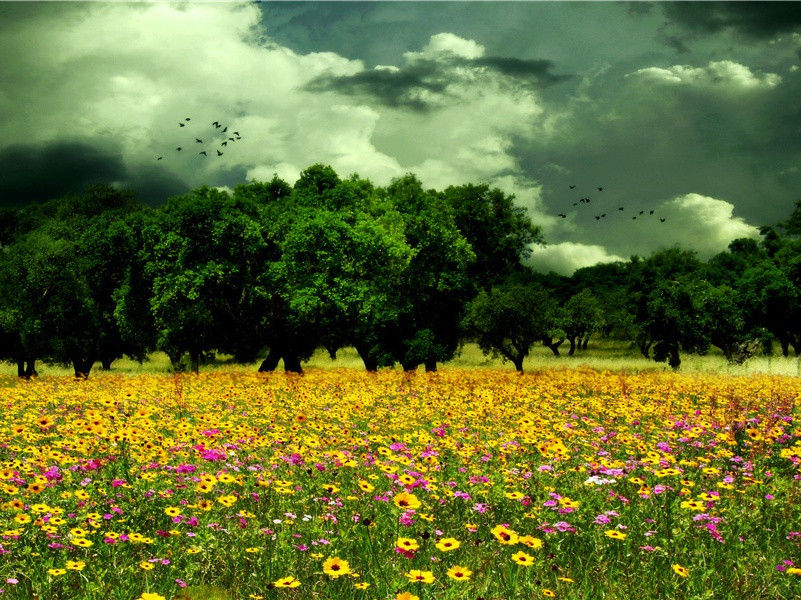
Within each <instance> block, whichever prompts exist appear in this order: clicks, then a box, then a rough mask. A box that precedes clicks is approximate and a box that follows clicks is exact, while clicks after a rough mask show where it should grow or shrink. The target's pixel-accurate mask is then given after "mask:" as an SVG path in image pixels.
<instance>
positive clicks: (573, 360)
mask: <svg viewBox="0 0 801 600" xmlns="http://www.w3.org/2000/svg"><path fill="white" fill-rule="evenodd" d="M260 363H261V360H259V361H257V362H254V363H250V364H236V363H234V362H233V357H231V356H228V355H217V356H216V358H215V360H214V361H212V362H207V363H204V364H203V365H201V371H203V372H217V371H223V372H237V371H246V372H249V371H255V370H257V369H258V367H259V364H260ZM303 367H304V368H320V369H341V368H352V369H364V363H363V362H362V360H361V358H359V354H358V353H357V352H356V350H355V349H354V348H352V347H346V348H342V349H340V350H339V351H338V352H337V356H336V359H335V360H331V357H330V356H329V354H328V352H327V351H326V350H324V349H322V348H320V349H318V350H317V351H316V352H315V353H314V355H313V356H312V357H311V359H309V360H308V361H306V362H305V363H303ZM439 367H440V368H455V369H477V368H480V369H501V370H512V369H513V366H512V365H511V363H509V362H506V361H503V360H502V359H500V358H493V357H492V356H486V355H484V353H483V352H481V350H480V349H479V348H478V346H477V345H475V344H472V343H468V344H465V345H464V346H463V347H462V349H461V351H460V352H459V354H458V355H457V356H456V357H455V358H454V359H453V360H451V361H449V362H447V363H444V364H440V365H439ZM523 367H524V369H525V370H526V371H531V370H537V369H575V368H590V369H595V370H598V371H604V370H609V371H621V370H622V371H626V372H628V373H639V372H654V371H669V370H671V369H670V367H668V366H667V364H666V363H657V362H654V361H653V360H649V359H646V358H644V357H643V356H642V355H641V354H640V353H639V351H637V349H636V348H634V347H633V345H632V344H630V343H626V342H620V341H614V340H591V341H590V344H589V347H588V348H587V350H581V351H577V352H576V353H575V354H574V355H573V356H568V355H567V350H566V348H563V349H562V352H561V355H560V356H558V357H556V356H554V355H553V353H552V352H551V351H550V350H549V349H548V348H545V347H543V346H541V345H535V346H533V347H532V349H531V353H530V355H529V356H528V357H527V358H526V360H525V361H524V362H523ZM36 368H37V371H38V373H39V375H41V376H50V375H55V376H65V375H71V374H72V369H71V368H69V367H64V366H59V365H53V364H48V363H44V362H41V361H40V362H38V363H37V366H36ZM278 369H279V370H282V369H283V363H282V362H281V363H279V365H278ZM396 370H400V367H399V366H396ZM419 370H422V367H420V368H419ZM680 371H681V372H684V373H725V374H728V375H750V374H758V373H766V374H773V375H796V376H801V357H795V356H792V355H791V356H789V357H786V358H785V357H783V356H781V354H779V353H778V352H775V353H774V355H773V356H762V355H759V356H754V357H752V358H750V359H749V360H747V361H746V362H745V363H744V364H741V365H737V364H732V363H729V362H728V361H726V359H725V358H724V356H723V354H722V353H720V352H719V351H717V350H716V349H714V348H713V349H712V350H711V351H710V352H709V353H708V354H707V355H705V356H697V355H693V354H682V362H681V368H680ZM16 372H17V368H16V365H12V364H11V363H7V362H6V363H3V362H0V377H2V376H4V375H8V376H14V375H16ZM171 372H172V367H171V365H170V360H169V358H168V357H167V355H166V354H165V353H164V352H153V353H151V354H150V355H149V356H148V357H147V359H146V360H145V361H144V362H142V363H141V364H140V363H139V362H137V361H135V360H132V359H130V358H128V357H123V358H121V359H118V360H116V361H114V363H113V364H112V365H111V371H110V373H112V374H130V375H158V374H164V373H171ZM103 374H104V371H103V370H101V369H100V363H96V364H95V367H94V369H93V371H92V376H93V377H94V376H103Z"/></svg>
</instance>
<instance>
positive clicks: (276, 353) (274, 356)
mask: <svg viewBox="0 0 801 600" xmlns="http://www.w3.org/2000/svg"><path fill="white" fill-rule="evenodd" d="M279 360H281V351H280V350H279V349H278V348H276V347H274V346H271V347H270V352H269V353H267V358H265V359H264V360H263V361H262V362H261V365H259V373H266V372H267V371H275V368H276V367H277V366H278V361H279Z"/></svg>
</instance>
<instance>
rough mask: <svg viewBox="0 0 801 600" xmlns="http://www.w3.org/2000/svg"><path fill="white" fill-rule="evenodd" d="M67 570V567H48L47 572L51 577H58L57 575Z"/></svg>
mask: <svg viewBox="0 0 801 600" xmlns="http://www.w3.org/2000/svg"><path fill="white" fill-rule="evenodd" d="M66 572H67V569H48V570H47V574H48V575H52V576H53V577H58V576H59V575H63V574H64V573H66Z"/></svg>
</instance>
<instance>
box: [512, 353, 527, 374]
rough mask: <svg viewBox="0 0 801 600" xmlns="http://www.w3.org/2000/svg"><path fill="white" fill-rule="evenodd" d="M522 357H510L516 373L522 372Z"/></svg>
mask: <svg viewBox="0 0 801 600" xmlns="http://www.w3.org/2000/svg"><path fill="white" fill-rule="evenodd" d="M523 358H524V357H523V356H518V357H516V358H514V359H512V363H513V364H514V366H515V370H516V371H517V372H518V373H522V372H523Z"/></svg>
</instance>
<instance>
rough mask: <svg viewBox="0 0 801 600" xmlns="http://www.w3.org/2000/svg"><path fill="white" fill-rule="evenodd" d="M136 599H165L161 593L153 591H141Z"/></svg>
mask: <svg viewBox="0 0 801 600" xmlns="http://www.w3.org/2000/svg"><path fill="white" fill-rule="evenodd" d="M136 600H167V599H166V598H165V597H164V596H162V595H161V594H156V593H155V592H142V595H141V596H139V597H138V598H137V599H136Z"/></svg>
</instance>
